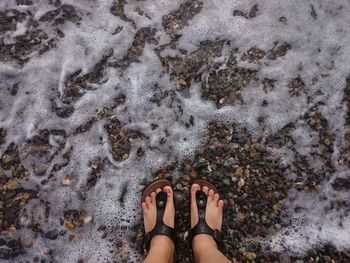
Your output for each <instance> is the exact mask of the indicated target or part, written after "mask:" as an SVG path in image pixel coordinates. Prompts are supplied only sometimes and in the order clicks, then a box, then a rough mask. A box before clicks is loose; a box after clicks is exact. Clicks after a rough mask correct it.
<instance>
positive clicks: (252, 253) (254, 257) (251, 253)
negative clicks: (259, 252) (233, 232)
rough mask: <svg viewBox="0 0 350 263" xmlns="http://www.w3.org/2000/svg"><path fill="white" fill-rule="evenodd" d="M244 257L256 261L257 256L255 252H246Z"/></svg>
mask: <svg viewBox="0 0 350 263" xmlns="http://www.w3.org/2000/svg"><path fill="white" fill-rule="evenodd" d="M244 257H245V258H246V259H248V260H254V259H256V254H255V253H254V252H246V253H244Z"/></svg>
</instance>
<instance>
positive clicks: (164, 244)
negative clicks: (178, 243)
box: [150, 235, 175, 252]
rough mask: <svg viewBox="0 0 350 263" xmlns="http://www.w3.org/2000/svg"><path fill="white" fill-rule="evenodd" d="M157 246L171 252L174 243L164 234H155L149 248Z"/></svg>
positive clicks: (156, 247)
mask: <svg viewBox="0 0 350 263" xmlns="http://www.w3.org/2000/svg"><path fill="white" fill-rule="evenodd" d="M158 248H161V249H162V250H163V251H170V252H171V251H173V250H174V249H175V245H174V242H173V241H172V240H171V238H170V237H168V236H165V235H157V236H154V237H153V238H152V240H151V246H150V249H158Z"/></svg>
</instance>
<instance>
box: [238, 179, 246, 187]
mask: <svg viewBox="0 0 350 263" xmlns="http://www.w3.org/2000/svg"><path fill="white" fill-rule="evenodd" d="M244 185H245V181H244V179H243V178H240V179H239V181H238V186H239V187H243V186H244Z"/></svg>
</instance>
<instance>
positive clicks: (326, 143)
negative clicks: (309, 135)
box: [323, 138, 331, 146]
mask: <svg viewBox="0 0 350 263" xmlns="http://www.w3.org/2000/svg"><path fill="white" fill-rule="evenodd" d="M323 143H324V144H325V145H327V146H329V145H331V141H330V140H329V139H328V138H326V139H324V140H323Z"/></svg>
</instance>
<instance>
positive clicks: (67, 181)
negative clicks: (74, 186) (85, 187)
mask: <svg viewBox="0 0 350 263" xmlns="http://www.w3.org/2000/svg"><path fill="white" fill-rule="evenodd" d="M71 182H72V179H71V177H70V176H68V175H66V176H65V177H64V179H63V180H62V185H63V186H68V185H70V184H71Z"/></svg>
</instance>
